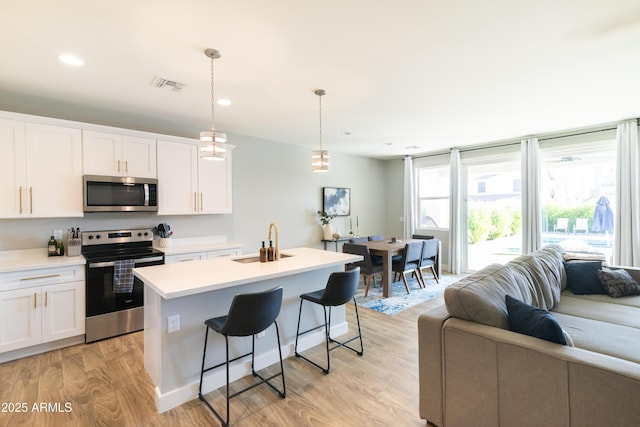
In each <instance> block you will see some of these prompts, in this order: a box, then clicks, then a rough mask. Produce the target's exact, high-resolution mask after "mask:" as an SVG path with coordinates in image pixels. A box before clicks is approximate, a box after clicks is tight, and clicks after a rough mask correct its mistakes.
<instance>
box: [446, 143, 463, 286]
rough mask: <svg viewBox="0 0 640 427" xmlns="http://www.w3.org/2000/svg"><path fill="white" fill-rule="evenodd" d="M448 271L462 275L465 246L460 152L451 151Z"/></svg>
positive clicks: (454, 149)
mask: <svg viewBox="0 0 640 427" xmlns="http://www.w3.org/2000/svg"><path fill="white" fill-rule="evenodd" d="M449 173H450V177H449V182H450V184H449V185H450V189H449V216H450V217H449V271H450V272H451V273H453V274H460V273H462V249H463V245H466V244H467V242H466V239H465V238H464V234H463V230H466V227H465V226H464V222H463V221H464V215H463V212H462V209H463V203H462V176H461V173H462V166H461V164H460V150H458V149H457V148H453V149H452V150H451V163H450V167H449Z"/></svg>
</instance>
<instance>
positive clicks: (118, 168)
mask: <svg viewBox="0 0 640 427" xmlns="http://www.w3.org/2000/svg"><path fill="white" fill-rule="evenodd" d="M118 173H120V160H118Z"/></svg>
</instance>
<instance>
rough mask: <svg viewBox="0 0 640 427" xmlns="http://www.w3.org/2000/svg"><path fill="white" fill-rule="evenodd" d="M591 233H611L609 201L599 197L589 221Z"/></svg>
mask: <svg viewBox="0 0 640 427" xmlns="http://www.w3.org/2000/svg"><path fill="white" fill-rule="evenodd" d="M591 231H609V232H612V231H613V211H612V210H611V207H609V199H607V198H606V197H605V196H600V198H599V199H598V201H597V202H596V208H595V210H594V211H593V219H592V220H591Z"/></svg>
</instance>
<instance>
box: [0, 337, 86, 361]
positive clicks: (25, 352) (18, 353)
mask: <svg viewBox="0 0 640 427" xmlns="http://www.w3.org/2000/svg"><path fill="white" fill-rule="evenodd" d="M81 343H84V334H82V335H76V336H75V337H69V338H64V339H61V340H58V341H52V342H46V343H42V344H38V345H34V346H31V347H26V348H21V349H18V350H12V351H7V352H6V353H2V354H0V363H5V362H9V361H11V360H16V359H22V358H23V357H29V356H33V355H36V354H40V353H46V352H47V351H51V350H57V349H59V348H64V347H70V346H72V345H76V344H81Z"/></svg>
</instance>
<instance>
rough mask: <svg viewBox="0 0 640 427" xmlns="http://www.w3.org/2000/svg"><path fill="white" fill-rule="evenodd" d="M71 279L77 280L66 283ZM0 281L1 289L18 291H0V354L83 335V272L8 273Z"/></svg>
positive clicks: (50, 270) (38, 271)
mask: <svg viewBox="0 0 640 427" xmlns="http://www.w3.org/2000/svg"><path fill="white" fill-rule="evenodd" d="M73 276H75V277H73ZM80 276H81V277H80ZM70 277H73V278H74V279H76V280H72V281H68V282H67V281H65V280H66V279H68V278H70ZM77 279H82V280H77ZM0 280H2V285H1V289H8V288H12V287H13V288H15V289H9V290H3V291H0V353H3V352H6V351H12V350H17V349H21V348H26V347H30V346H33V345H37V344H41V343H46V342H51V341H56V340H60V339H63V338H69V337H74V336H78V335H82V334H84V322H85V314H84V313H85V308H84V307H85V295H84V294H85V282H84V272H83V269H72V270H69V269H60V270H59V269H46V270H37V271H34V272H21V273H6V274H3V275H0ZM61 282H62V283H61ZM18 286H19V287H18Z"/></svg>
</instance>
